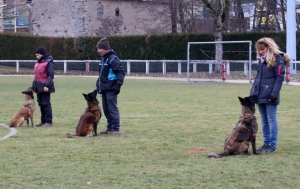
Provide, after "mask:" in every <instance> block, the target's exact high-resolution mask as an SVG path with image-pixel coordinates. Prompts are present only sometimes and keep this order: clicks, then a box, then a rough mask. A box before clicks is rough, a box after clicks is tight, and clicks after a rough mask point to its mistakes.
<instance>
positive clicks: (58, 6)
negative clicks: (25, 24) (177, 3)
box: [30, 0, 171, 37]
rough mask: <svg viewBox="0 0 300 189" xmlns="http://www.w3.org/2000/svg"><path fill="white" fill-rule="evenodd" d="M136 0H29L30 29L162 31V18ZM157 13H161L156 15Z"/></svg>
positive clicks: (58, 32) (52, 32) (67, 33)
mask: <svg viewBox="0 0 300 189" xmlns="http://www.w3.org/2000/svg"><path fill="white" fill-rule="evenodd" d="M164 6H166V4H159V5H157V4H156V5H155V7H153V6H151V5H149V4H148V3H147V2H142V1H137V0H51V1H45V0H33V1H32V3H31V7H32V15H31V24H30V25H31V26H30V33H31V34H33V35H40V36H61V37H77V36H98V35H101V36H110V35H114V36H115V35H141V34H148V33H152V32H155V33H166V32H169V30H170V29H171V28H170V29H168V28H167V27H166V26H167V25H168V24H169V23H168V22H166V21H165V20H166V19H162V18H160V19H156V18H155V16H156V17H157V16H158V18H159V15H151V9H153V8H156V9H162V8H163V7H164ZM160 17H161V16H160Z"/></svg>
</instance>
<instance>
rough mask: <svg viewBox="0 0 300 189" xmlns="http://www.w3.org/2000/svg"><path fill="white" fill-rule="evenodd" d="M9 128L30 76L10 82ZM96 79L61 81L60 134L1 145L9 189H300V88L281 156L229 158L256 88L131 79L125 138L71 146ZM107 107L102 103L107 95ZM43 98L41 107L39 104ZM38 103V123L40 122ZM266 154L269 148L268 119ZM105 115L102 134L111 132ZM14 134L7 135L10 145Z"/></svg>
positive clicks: (286, 111)
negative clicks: (227, 150) (213, 155)
mask: <svg viewBox="0 0 300 189" xmlns="http://www.w3.org/2000/svg"><path fill="white" fill-rule="evenodd" d="M0 79H1V85H0V86H1V87H0V96H1V98H0V104H1V109H0V123H3V124H6V125H8V124H9V121H10V118H11V117H12V115H13V114H14V113H15V112H16V111H17V110H18V109H19V108H20V106H21V105H22V103H23V99H24V96H23V94H21V91H23V90H25V89H27V87H29V86H30V85H31V82H32V77H30V76H0ZM95 81H96V78H95V77H70V76H69V77H57V78H55V86H56V92H55V93H54V94H53V95H52V96H51V97H52V100H51V101H52V106H53V116H54V126H53V127H51V128H35V129H34V128H27V126H26V125H25V124H24V125H23V126H22V127H21V128H18V132H17V134H16V135H14V136H12V137H10V138H8V139H6V140H3V141H0V154H1V158H0V165H1V172H0V180H1V182H0V188H16V189H19V188H33V189H35V188H36V189H40V188H43V189H44V188H51V189H52V188H53V189H54V188H55V189H57V188H60V189H74V188H76V189H77V188H78V189H84V188H130V189H131V188H136V189H140V188H230V189H231V188H249V189H250V188H261V189H266V188H270V189H271V188H272V189H274V188H299V185H300V181H299V176H298V174H299V173H298V172H299V168H300V152H299V151H298V149H299V148H300V137H299V133H300V127H299V121H300V117H298V114H299V110H300V108H299V100H298V99H299V93H300V86H290V85H284V86H283V88H282V92H281V104H280V105H279V106H278V122H279V127H280V128H279V141H278V147H277V151H276V152H275V153H272V154H261V155H253V154H252V148H250V152H251V153H250V155H249V156H234V157H225V158H221V159H208V158H206V154H207V153H208V152H211V151H215V152H222V149H223V143H224V140H225V138H227V137H228V135H229V134H230V133H231V131H232V129H233V128H234V126H235V124H236V122H237V120H238V117H239V115H240V112H241V107H240V105H239V101H238V98H237V97H238V96H242V97H244V96H247V95H248V94H249V90H250V87H251V86H250V84H230V83H221V82H216V83H212V82H206V83H191V84H188V83H186V82H181V81H160V80H143V79H139V80H138V79H125V83H124V85H123V87H122V89H121V93H120V95H119V99H118V100H119V102H118V103H119V109H120V112H121V133H122V134H121V135H118V136H98V137H91V138H73V139H69V138H65V134H66V133H75V127H76V125H77V121H78V119H79V117H80V115H81V114H82V113H83V111H84V109H85V107H86V102H85V100H84V98H83V96H82V93H88V92H91V91H92V90H93V89H94V86H95ZM98 99H99V100H100V95H99V96H98ZM35 100H36V99H35ZM39 116H40V112H39V108H38V105H37V103H36V112H35V114H34V121H35V123H36V124H37V123H39ZM256 116H257V119H258V121H259V122H258V124H259V132H258V134H257V136H258V137H257V147H260V146H261V145H262V143H263V139H262V133H261V124H260V116H259V113H258V112H257V114H256ZM105 127H106V119H105V117H103V118H102V119H101V121H100V125H99V126H98V130H99V131H102V130H105ZM8 133H9V130H8V129H5V128H0V137H2V136H5V135H6V134H8Z"/></svg>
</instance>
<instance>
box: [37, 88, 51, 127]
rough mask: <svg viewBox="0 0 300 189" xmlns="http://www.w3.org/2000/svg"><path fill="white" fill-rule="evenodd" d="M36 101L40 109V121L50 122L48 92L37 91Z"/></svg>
mask: <svg viewBox="0 0 300 189" xmlns="http://www.w3.org/2000/svg"><path fill="white" fill-rule="evenodd" d="M37 101H38V104H39V106H40V111H41V123H51V124H52V107H51V102H50V93H44V92H43V93H38V94H37Z"/></svg>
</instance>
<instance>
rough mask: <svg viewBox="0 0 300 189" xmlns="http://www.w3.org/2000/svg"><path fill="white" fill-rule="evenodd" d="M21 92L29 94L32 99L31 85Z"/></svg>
mask: <svg viewBox="0 0 300 189" xmlns="http://www.w3.org/2000/svg"><path fill="white" fill-rule="evenodd" d="M22 94H25V95H30V96H31V98H32V99H34V96H33V90H32V88H31V87H29V88H28V89H27V90H26V91H22Z"/></svg>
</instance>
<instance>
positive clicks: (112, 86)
mask: <svg viewBox="0 0 300 189" xmlns="http://www.w3.org/2000/svg"><path fill="white" fill-rule="evenodd" d="M97 49H98V53H99V54H100V55H101V57H102V59H101V63H99V77H98V80H97V82H96V87H97V89H96V90H97V93H99V94H101V95H102V107H103V111H104V115H105V117H106V119H107V126H106V130H105V131H103V132H100V134H119V133H120V113H119V109H118V106H117V100H118V94H119V93H120V90H121V86H122V85H123V80H124V78H125V70H124V68H123V66H122V63H121V61H120V59H119V58H118V55H117V54H116V53H115V52H114V51H113V50H112V49H110V46H109V41H108V39H107V38H102V39H101V40H100V41H99V42H98V43H97Z"/></svg>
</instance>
